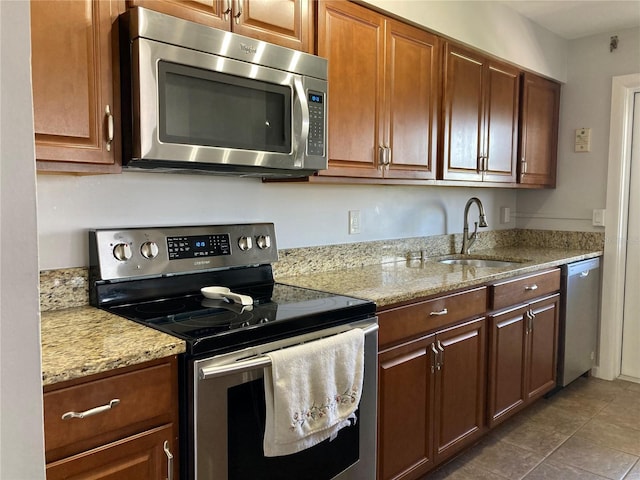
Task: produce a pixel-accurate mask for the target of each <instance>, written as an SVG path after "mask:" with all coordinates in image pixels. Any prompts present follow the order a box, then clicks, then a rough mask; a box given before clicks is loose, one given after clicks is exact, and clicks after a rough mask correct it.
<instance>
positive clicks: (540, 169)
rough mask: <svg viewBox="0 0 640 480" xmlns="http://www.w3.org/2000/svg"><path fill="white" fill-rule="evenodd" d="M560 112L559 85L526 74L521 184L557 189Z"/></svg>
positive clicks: (519, 174) (521, 125) (524, 76)
mask: <svg viewBox="0 0 640 480" xmlns="http://www.w3.org/2000/svg"><path fill="white" fill-rule="evenodd" d="M559 112H560V84H558V83H556V82H552V81H550V80H546V79H544V78H542V77H538V76H537V75H533V74H529V73H525V74H524V75H523V78H522V110H521V115H520V152H519V156H520V161H519V169H518V181H519V183H520V184H522V185H529V186H542V187H555V186H556V164H557V154H558V118H559Z"/></svg>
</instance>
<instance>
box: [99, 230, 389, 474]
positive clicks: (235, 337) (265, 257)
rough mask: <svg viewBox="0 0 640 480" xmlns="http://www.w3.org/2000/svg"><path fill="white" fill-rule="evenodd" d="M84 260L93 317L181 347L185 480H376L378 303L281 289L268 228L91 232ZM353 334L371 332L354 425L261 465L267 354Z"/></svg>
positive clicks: (286, 287)
mask: <svg viewBox="0 0 640 480" xmlns="http://www.w3.org/2000/svg"><path fill="white" fill-rule="evenodd" d="M89 252H90V300H91V304H92V305H94V306H96V307H99V308H102V309H104V310H107V311H109V312H112V313H114V314H117V315H120V316H122V317H125V318H128V319H130V320H132V321H135V322H138V323H141V324H143V325H146V326H148V327H151V328H155V329H157V330H161V331H163V332H165V333H168V334H170V335H173V336H176V337H178V338H181V339H183V340H184V341H185V343H186V353H185V354H184V355H181V357H180V385H179V398H180V450H181V455H180V458H181V465H182V467H181V478H183V479H199V480H203V479H207V480H211V479H215V480H223V479H227V480H245V479H247V480H248V479H251V480H261V479H263V480H275V479H278V480H285V479H296V480H330V479H336V480H338V479H339V480H353V479H361V480H370V479H371V478H375V464H376V461H375V449H376V390H377V364H376V360H377V359H376V356H377V321H376V317H375V304H374V303H373V302H370V301H367V300H362V299H357V298H352V297H347V296H343V295H336V294H332V293H327V292H320V291H316V290H310V289H305V288H299V287H295V286H291V285H285V284H281V283H277V282H275V281H274V277H273V271H272V265H271V264H272V263H273V262H275V261H277V260H278V250H277V246H276V237H275V229H274V225H273V224H271V223H260V224H235V225H209V226H186V227H182V226H172V227H157V228H121V229H99V230H92V231H90V232H89ZM207 287H219V288H207ZM203 289H204V290H203ZM353 328H361V329H363V330H364V332H365V377H364V386H363V393H362V398H361V402H360V406H359V409H358V417H359V420H358V422H356V424H355V425H354V426H351V427H347V428H345V429H343V430H341V431H340V433H339V434H338V436H337V438H335V439H333V440H332V441H329V440H326V441H324V442H322V443H320V444H318V445H316V446H314V447H312V448H309V449H307V450H303V451H301V452H299V453H296V454H293V455H287V456H282V457H265V456H264V454H263V451H262V439H263V433H264V415H265V404H264V383H263V371H264V369H265V368H269V360H268V357H267V356H266V355H265V353H267V352H269V351H272V350H275V349H281V348H287V347H291V346H294V345H298V344H300V343H303V342H309V341H313V340H316V339H320V338H323V337H326V336H329V335H334V334H338V333H341V332H344V331H347V330H349V329H353Z"/></svg>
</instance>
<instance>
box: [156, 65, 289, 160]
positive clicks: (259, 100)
mask: <svg viewBox="0 0 640 480" xmlns="http://www.w3.org/2000/svg"><path fill="white" fill-rule="evenodd" d="M158 97H159V115H160V119H159V124H160V128H159V130H160V131H159V132H158V134H159V138H160V141H161V142H166V143H179V144H186V145H204V146H210V147H220V148H232V149H241V150H257V151H263V152H278V153H289V152H290V151H291V89H290V88H289V87H288V86H283V85H276V84H271V83H266V82H262V81H258V80H254V79H250V78H242V77H236V76H234V75H228V74H224V73H219V72H214V71H209V70H204V69H200V68H195V67H189V66H186V65H178V64H175V63H171V62H165V61H160V62H159V64H158Z"/></svg>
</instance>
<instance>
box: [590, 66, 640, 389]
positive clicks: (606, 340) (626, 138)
mask: <svg viewBox="0 0 640 480" xmlns="http://www.w3.org/2000/svg"><path fill="white" fill-rule="evenodd" d="M637 92H640V73H637V74H631V75H622V76H617V77H613V79H612V87H611V124H610V133H609V163H608V165H609V167H608V179H607V205H606V209H607V226H606V230H605V245H604V261H603V271H602V279H603V281H602V301H601V311H600V318H601V321H600V343H599V361H598V366H597V367H595V369H594V371H593V373H594V375H595V376H596V377H598V378H604V379H607V380H613V379H615V378H617V377H618V376H619V375H620V369H621V361H622V328H623V318H624V284H625V273H626V272H625V265H626V261H627V251H626V243H627V215H628V211H629V182H630V171H631V138H632V129H633V98H634V94H635V93H637Z"/></svg>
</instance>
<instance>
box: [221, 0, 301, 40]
mask: <svg viewBox="0 0 640 480" xmlns="http://www.w3.org/2000/svg"><path fill="white" fill-rule="evenodd" d="M228 1H229V2H231V0H228ZM310 3H311V0H236V3H235V6H234V7H233V8H234V9H236V10H234V11H233V18H234V20H233V25H232V26H231V29H232V30H233V31H234V32H236V33H239V34H240V35H246V36H247V37H252V38H257V39H258V40H264V41H265V42H270V43H275V44H276V45H281V46H283V47H287V48H293V49H296V50H302V51H304V52H309V53H313V36H314V35H313V26H314V21H313V20H314V19H313V13H312V11H311V6H310ZM238 8H240V10H237V9H238Z"/></svg>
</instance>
